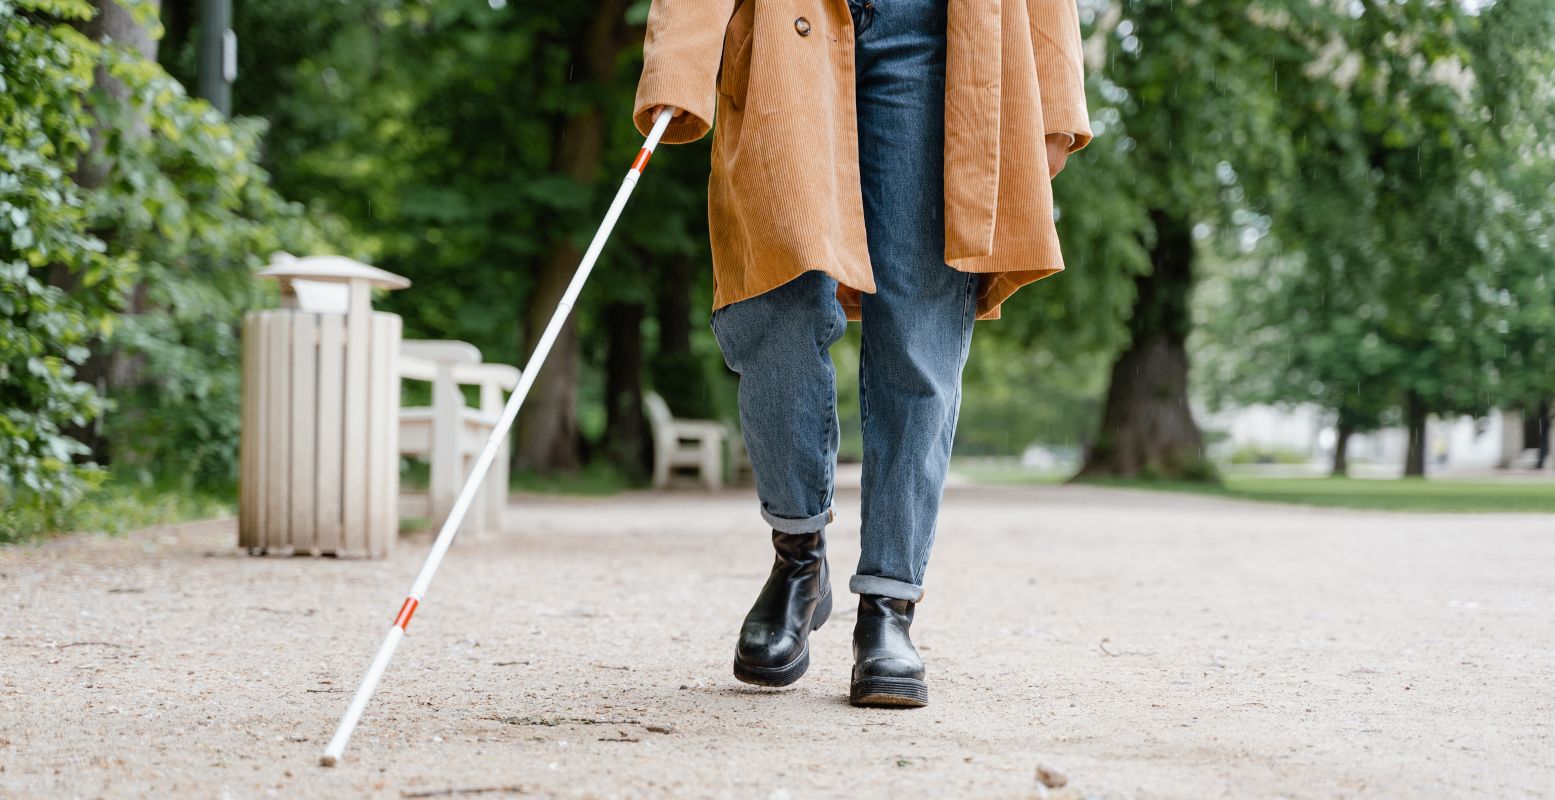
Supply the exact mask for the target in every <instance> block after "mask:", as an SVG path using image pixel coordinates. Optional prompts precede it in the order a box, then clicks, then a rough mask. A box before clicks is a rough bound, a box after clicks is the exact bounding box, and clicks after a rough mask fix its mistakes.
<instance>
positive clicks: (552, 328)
mask: <svg viewBox="0 0 1555 800" xmlns="http://www.w3.org/2000/svg"><path fill="white" fill-rule="evenodd" d="M674 115H675V109H672V108H666V109H664V110H663V111H660V112H659V116H658V118H657V119H655V120H654V122H653V130H652V131H651V132H649V134H648V139H647V141H645V142H644V143H643V147H642V149H641V150H639V151H638V153H637V158H636V159H635V160H634V161H632V168H631V169H630V170H628V171H627V173H626V178H625V180H623V181H622V182H621V188H620V189H618V190H617V191H616V196H615V200H613V201H611V203H610V210H609V211H608V212H606V214H605V221H604V222H603V223H601V224H600V226H599V230H598V231H596V232H595V233H594V240H593V241H592V242H590V243H589V249H588V250H587V251H586V252H585V253H584V254H583V262H582V263H580V264H579V265H578V271H577V272H576V273H574V274H573V276H572V282H571V283H569V284H568V285H567V291H566V292H565V293H563V294H562V299H561V302H560V303H559V304H558V305H557V307H556V312H555V313H554V314H552V315H551V321H550V322H549V323H548V324H546V326H545V332H544V333H543V334H541V335H540V342H539V344H537V345H535V350H534V353H533V354H532V355H530V356H529V363H528V364H526V365H524V371H523V373H522V374H521V375H520V376H519V380H518V386H517V387H516V388H514V390H513V396H512V397H510V398H508V402H507V405H506V406H504V407H503V409H502V417H501V418H500V419H499V420H497V427H496V428H494V429H492V431H491V436H489V437H487V439H486V445H485V446H484V447H482V448H481V453H480V456H478V457H477V458H476V459H475V466H474V468H473V469H471V470H470V475H469V477H468V478H466V479H465V481H464V488H462V489H460V490H459V497H458V498H457V499H456V500H454V507H453V509H452V510H451V511H449V512H448V519H447V520H445V521H444V522H443V527H442V529H441V530H439V531H438V532H437V540H436V541H434V542H433V543H432V552H430V553H428V554H427V560H426V562H425V563H423V564H422V565H421V571H420V572H419V573H417V574H416V582H415V583H414V584H412V585H411V587H410V594H408V595H406V597H405V602H404V603H403V604H401V605H400V611H399V614H397V615H395V617H394V624H393V625H391V626H389V633H388V635H386V636H384V637H383V644H380V645H379V646H378V654H377V655H376V656H373V661H372V664H371V665H369V666H368V667H367V674H366V675H364V676H362V682H361V684H360V685H358V686H357V687H356V694H354V695H352V696H351V705H349V706H346V713H345V715H344V716H342V717H341V718H340V725H339V727H337V728H335V735H334V737H333V738H331V739H330V740H329V746H328V747H326V748H324V755H323V756H321V757H320V758H319V763H320V764H322V765H324V766H326V767H333V766H335V764H337V763H339V761H340V757H341V756H342V755H343V754H344V753H345V750H346V743H347V742H349V741H351V733H352V732H353V731H355V730H356V724H357V722H358V721H360V720H361V718H362V711H363V709H365V708H367V703H368V701H369V700H371V699H372V697H373V691H374V690H376V689H377V688H378V681H380V680H382V679H383V672H384V670H385V669H387V668H388V666H389V660H390V659H392V658H394V649H395V648H396V647H398V646H399V644H400V639H403V638H404V637H405V626H406V625H409V624H410V618H411V616H412V615H413V614H415V613H416V607H417V606H418V605H420V604H421V599H422V598H423V597H425V596H426V592H427V586H428V585H429V584H431V583H432V576H433V575H435V574H437V568H438V565H440V564H442V563H443V556H444V555H446V554H447V553H448V546H449V545H451V544H453V541H454V537H455V536H457V535H458V533H459V524H460V523H461V522H463V521H464V515H465V512H467V511H469V508H470V503H471V502H472V501H473V500H474V499H475V494H476V492H478V491H479V490H480V485H481V482H482V481H483V480H484V479H485V477H486V470H488V469H490V468H491V462H492V459H493V458H495V457H496V455H497V451H498V450H499V449H500V448H501V446H502V440H503V439H506V438H507V435H508V429H509V428H511V427H512V426H513V420H514V418H516V417H517V416H518V410H519V408H520V407H522V406H523V405H524V397H526V396H527V395H528V394H529V388H530V387H531V386H533V385H534V382H535V376H536V375H537V374H539V372H540V368H541V367H542V366H543V365H544V364H545V357H546V356H547V355H549V354H550V352H551V345H552V344H553V343H554V342H555V341H556V336H557V334H559V333H561V328H562V325H563V324H565V323H566V321H567V315H568V314H569V313H570V312H571V311H572V305H573V303H575V302H577V300H578V294H579V293H580V292H582V291H583V284H584V283H586V282H588V279H589V273H590V272H592V271H593V269H594V262H595V261H597V260H598V259H599V251H600V250H602V249H604V247H605V240H606V239H608V238H610V231H611V229H612V228H614V227H615V225H616V219H617V218H619V217H620V216H621V209H622V208H624V207H625V206H626V201H627V199H628V198H630V197H631V196H632V189H633V188H635V187H636V186H637V180H638V179H639V178H641V177H642V174H643V171H644V170H645V169H647V168H648V159H649V157H651V156H652V155H653V150H654V148H655V147H657V146H658V144H659V138H660V137H662V136H663V135H664V129H665V128H666V127H668V126H669V123H670V119H671V118H672V117H673V116H674Z"/></svg>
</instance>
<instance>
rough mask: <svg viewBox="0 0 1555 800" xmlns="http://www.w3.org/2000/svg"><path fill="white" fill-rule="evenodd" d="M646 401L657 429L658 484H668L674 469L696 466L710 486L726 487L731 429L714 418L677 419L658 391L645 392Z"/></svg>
mask: <svg viewBox="0 0 1555 800" xmlns="http://www.w3.org/2000/svg"><path fill="white" fill-rule="evenodd" d="M643 403H644V404H645V405H646V406H647V407H648V425H649V427H651V428H652V429H653V485H654V487H655V488H660V489H662V488H664V487H665V486H668V485H669V480H670V471H671V470H674V469H679V468H686V467H690V468H694V469H696V470H697V472H698V473H699V474H700V475H701V478H702V484H703V485H705V486H706V487H707V488H708V489H711V490H717V489H719V488H720V487H722V486H723V477H724V466H723V464H724V462H723V448H724V438H725V437H727V436H728V435H729V429H728V428H726V427H724V425H723V423H721V422H714V421H712V420H702V419H677V418H676V417H675V416H674V415H673V414H671V413H670V407H669V404H668V403H665V402H664V398H663V397H660V396H659V395H658V393H656V392H647V393H646V394H644V395H643Z"/></svg>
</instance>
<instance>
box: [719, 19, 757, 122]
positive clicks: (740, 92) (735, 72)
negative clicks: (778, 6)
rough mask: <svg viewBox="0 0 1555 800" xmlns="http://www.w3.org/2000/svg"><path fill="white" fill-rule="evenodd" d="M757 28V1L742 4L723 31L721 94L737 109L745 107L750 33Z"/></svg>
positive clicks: (720, 71)
mask: <svg viewBox="0 0 1555 800" xmlns="http://www.w3.org/2000/svg"><path fill="white" fill-rule="evenodd" d="M755 28H756V0H740V3H739V5H737V6H736V7H735V9H734V15H733V16H731V17H730V18H729V26H728V28H726V29H725V30H724V50H723V62H722V63H721V64H720V65H719V67H718V93H719V94H721V95H723V96H724V97H727V98H729V101H730V102H731V103H732V104H733V105H734V107H735V108H743V107H744V106H745V91H746V88H747V86H749V84H750V70H751V46H752V45H751V33H752V31H754V30H755Z"/></svg>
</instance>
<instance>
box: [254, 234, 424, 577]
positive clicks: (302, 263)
mask: <svg viewBox="0 0 1555 800" xmlns="http://www.w3.org/2000/svg"><path fill="white" fill-rule="evenodd" d="M259 274H260V275H261V276H263V277H267V278H274V279H276V280H279V281H280V282H281V308H277V309H268V310H260V311H252V312H250V313H249V314H248V315H247V316H246V317H245V318H244V320H243V394H242V398H243V405H242V438H241V445H240V446H241V456H240V462H241V471H240V478H239V482H240V488H239V500H238V545H239V546H240V547H243V548H246V549H247V550H248V551H249V552H250V553H254V554H272V555H334V556H347V557H367V558H381V557H384V556H387V555H388V554H389V552H390V551H391V550H392V549H393V546H394V539H395V537H396V536H397V534H398V532H399V516H398V510H397V503H398V495H399V441H398V431H399V426H398V417H399V398H400V385H399V381H400V379H399V373H398V369H397V365H396V359H397V358H398V353H399V348H400V335H401V333H400V332H401V322H400V318H399V317H398V316H397V315H394V314H388V313H383V312H375V311H373V310H372V298H371V294H372V290H373V289H374V288H386V289H403V288H405V287H407V286H409V285H410V281H408V280H406V279H405V278H402V277H400V276H398V275H394V274H392V273H389V272H385V271H383V270H381V269H377V268H374V267H370V266H368V265H366V264H362V263H359V262H356V261H352V260H351V259H347V258H341V257H338V256H317V257H310V258H300V259H299V258H293V257H292V256H289V255H286V254H284V253H281V254H277V255H276V256H275V257H274V259H273V260H272V261H271V265H270V268H269V269H266V270H265V271H263V272H261V273H259Z"/></svg>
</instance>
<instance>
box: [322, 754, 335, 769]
mask: <svg viewBox="0 0 1555 800" xmlns="http://www.w3.org/2000/svg"><path fill="white" fill-rule="evenodd" d="M338 763H340V760H339V759H337V758H335V757H334V756H332V755H330V754H329V753H325V754H324V755H321V756H319V766H321V767H333V766H335V765H336V764H338Z"/></svg>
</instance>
